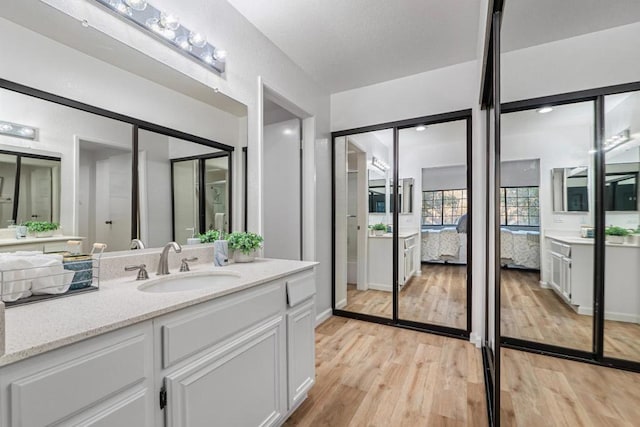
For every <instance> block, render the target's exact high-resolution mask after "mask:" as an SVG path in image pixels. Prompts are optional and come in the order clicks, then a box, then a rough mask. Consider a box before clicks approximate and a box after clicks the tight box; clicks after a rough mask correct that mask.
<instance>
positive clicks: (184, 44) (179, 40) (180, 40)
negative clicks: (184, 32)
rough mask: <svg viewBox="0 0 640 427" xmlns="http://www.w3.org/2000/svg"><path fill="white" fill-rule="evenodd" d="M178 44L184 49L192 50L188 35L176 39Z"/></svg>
mask: <svg viewBox="0 0 640 427" xmlns="http://www.w3.org/2000/svg"><path fill="white" fill-rule="evenodd" d="M176 44H177V45H178V47H179V48H180V49H184V50H186V51H187V52H191V43H189V39H188V38H187V37H186V36H180V37H178V38H177V39H176Z"/></svg>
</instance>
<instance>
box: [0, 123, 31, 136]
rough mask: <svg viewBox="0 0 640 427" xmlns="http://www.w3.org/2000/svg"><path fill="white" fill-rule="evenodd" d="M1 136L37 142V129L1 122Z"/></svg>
mask: <svg viewBox="0 0 640 427" xmlns="http://www.w3.org/2000/svg"><path fill="white" fill-rule="evenodd" d="M0 135H7V136H13V137H16V138H22V139H31V140H35V139H36V135H37V129H36V128H33V127H31V126H25V125H19V124H17V123H11V122H3V121H0Z"/></svg>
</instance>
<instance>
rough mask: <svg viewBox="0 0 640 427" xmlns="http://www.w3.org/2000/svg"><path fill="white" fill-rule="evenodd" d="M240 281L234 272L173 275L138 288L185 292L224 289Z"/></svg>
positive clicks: (156, 291)
mask: <svg viewBox="0 0 640 427" xmlns="http://www.w3.org/2000/svg"><path fill="white" fill-rule="evenodd" d="M239 279H240V275H239V274H238V273H235V272H232V271H215V272H208V273H201V274H191V275H180V274H176V275H171V276H167V277H161V278H158V279H154V280H152V281H149V282H147V283H143V284H142V285H140V286H138V290H140V291H142V292H154V293H164V292H183V291H193V290H198V289H211V290H213V289H215V288H222V287H226V286H228V285H232V284H234V283H236V282H237V281H238V280H239Z"/></svg>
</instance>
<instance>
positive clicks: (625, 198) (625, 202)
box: [603, 92, 640, 362]
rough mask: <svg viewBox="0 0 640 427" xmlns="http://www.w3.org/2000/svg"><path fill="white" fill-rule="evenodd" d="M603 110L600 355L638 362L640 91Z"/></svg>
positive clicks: (613, 99)
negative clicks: (602, 348)
mask: <svg viewBox="0 0 640 427" xmlns="http://www.w3.org/2000/svg"><path fill="white" fill-rule="evenodd" d="M604 111H605V114H604V123H605V127H604V140H603V152H604V163H605V165H604V166H605V170H604V172H605V174H604V211H605V224H606V226H607V228H606V229H605V234H606V244H605V257H604V258H605V267H604V272H605V275H604V283H605V287H604V291H605V295H604V356H605V357H610V358H616V359H623V360H629V361H634V362H640V285H639V284H640V198H639V197H638V196H639V195H640V182H639V175H640V92H627V93H620V94H616V95H609V96H606V97H604Z"/></svg>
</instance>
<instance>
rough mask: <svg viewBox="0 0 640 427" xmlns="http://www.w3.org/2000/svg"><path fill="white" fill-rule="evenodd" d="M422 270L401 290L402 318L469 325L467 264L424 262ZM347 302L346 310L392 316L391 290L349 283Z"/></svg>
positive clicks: (462, 326) (454, 325)
mask: <svg viewBox="0 0 640 427" xmlns="http://www.w3.org/2000/svg"><path fill="white" fill-rule="evenodd" d="M421 271H422V275H421V276H414V277H413V278H412V279H411V280H410V281H409V282H408V283H407V284H406V285H405V286H403V287H402V289H401V290H400V298H399V309H398V310H399V316H400V318H401V319H404V320H412V321H414V322H421V323H431V324H436V325H444V326H450V327H453V328H459V329H466V327H467V324H466V322H467V304H466V300H467V275H466V273H467V267H466V265H452V264H422V268H421ZM347 302H348V303H347V306H346V307H344V310H347V311H352V312H355V313H362V314H371V315H374V316H381V317H387V318H391V313H392V295H391V292H385V291H375V290H368V291H359V290H357V289H356V286H355V285H351V284H350V285H347Z"/></svg>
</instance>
